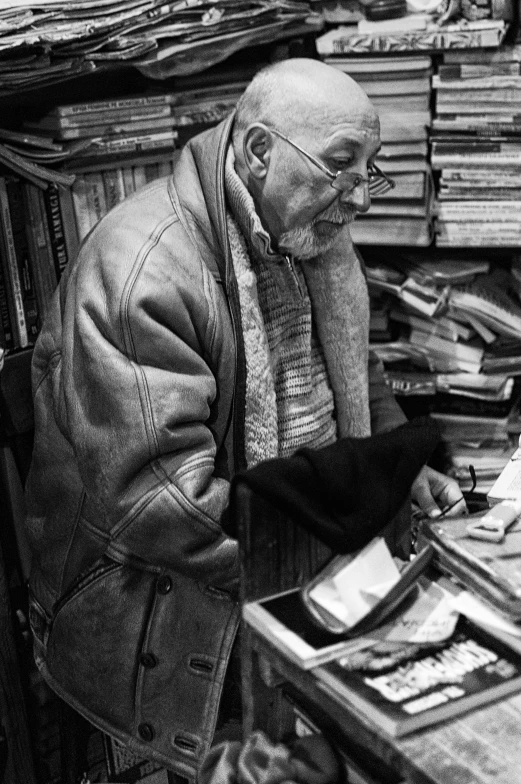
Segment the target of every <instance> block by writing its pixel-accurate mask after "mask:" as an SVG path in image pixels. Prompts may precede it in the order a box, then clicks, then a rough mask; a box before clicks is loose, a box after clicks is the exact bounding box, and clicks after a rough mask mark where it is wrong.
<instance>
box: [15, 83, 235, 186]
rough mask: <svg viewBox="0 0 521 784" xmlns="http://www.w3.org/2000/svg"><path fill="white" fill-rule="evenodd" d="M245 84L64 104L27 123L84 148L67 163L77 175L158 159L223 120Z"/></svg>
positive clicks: (61, 141)
mask: <svg viewBox="0 0 521 784" xmlns="http://www.w3.org/2000/svg"><path fill="white" fill-rule="evenodd" d="M246 85H247V82H246V81H237V82H229V81H227V82H224V83H222V84H216V85H208V86H203V87H197V88H194V89H189V90H171V91H162V92H161V91H159V90H153V91H149V92H148V93H145V94H142V95H121V96H116V97H114V98H109V99H107V100H103V101H93V102H87V103H73V104H67V105H59V106H56V107H54V108H53V109H52V110H51V111H50V112H48V113H46V114H44V115H43V116H40V117H38V118H36V119H33V120H32V121H26V123H25V130H26V131H28V132H29V133H32V134H39V135H40V136H43V137H45V136H47V137H51V138H52V139H53V140H54V142H55V143H57V144H62V145H71V144H73V143H75V144H77V145H78V146H79V147H80V149H79V150H78V151H77V152H76V154H75V155H74V157H72V158H69V159H68V160H67V167H68V168H70V169H72V170H74V171H89V170H98V169H102V168H107V167H111V166H113V165H114V163H121V162H123V163H125V162H126V161H127V159H129V158H136V157H138V156H141V157H143V156H144V155H146V157H147V159H150V158H153V157H154V156H155V157H156V160H157V159H158V158H160V157H161V156H164V155H165V153H167V154H170V153H171V152H172V150H174V149H175V148H176V146H179V145H182V144H184V143H185V142H186V141H187V140H188V139H189V138H190V137H191V136H194V135H195V134H196V133H198V132H199V131H201V130H204V129H206V128H208V127H210V126H211V125H215V124H216V123H218V122H220V121H221V120H222V119H224V118H225V117H226V116H227V115H228V114H229V113H230V112H231V111H233V109H234V107H235V105H236V103H237V101H238V99H239V96H240V95H241V93H242V92H243V91H244V89H245V87H246ZM140 162H143V161H140ZM147 162H149V161H147Z"/></svg>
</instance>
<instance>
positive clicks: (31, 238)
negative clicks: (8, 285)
mask: <svg viewBox="0 0 521 784" xmlns="http://www.w3.org/2000/svg"><path fill="white" fill-rule="evenodd" d="M23 199H24V211H25V215H26V226H27V239H28V242H29V253H30V256H31V260H32V268H33V273H34V286H35V291H36V298H37V301H38V309H39V311H40V315H41V318H42V320H43V319H44V318H45V316H46V314H47V311H48V309H49V303H50V301H51V298H52V295H53V293H54V290H55V289H56V286H57V278H56V273H55V269H54V259H53V257H52V252H51V238H50V235H49V232H48V227H47V216H46V214H45V208H44V205H43V194H42V192H41V189H40V188H38V187H37V186H36V185H33V184H32V183H24V185H23Z"/></svg>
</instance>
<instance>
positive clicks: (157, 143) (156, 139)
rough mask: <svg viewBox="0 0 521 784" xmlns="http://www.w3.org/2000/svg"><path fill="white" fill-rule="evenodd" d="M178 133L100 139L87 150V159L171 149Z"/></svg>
mask: <svg viewBox="0 0 521 784" xmlns="http://www.w3.org/2000/svg"><path fill="white" fill-rule="evenodd" d="M177 137H178V132H177V131H174V130H169V131H163V132H160V133H150V134H141V135H140V136H123V137H121V138H120V139H100V140H99V141H98V142H96V144H95V145H93V146H92V148H89V157H91V156H93V155H102V154H103V153H109V154H110V153H114V152H125V153H136V152H142V151H147V150H157V149H162V148H165V149H166V148H172V147H174V146H175V141H176V139H177Z"/></svg>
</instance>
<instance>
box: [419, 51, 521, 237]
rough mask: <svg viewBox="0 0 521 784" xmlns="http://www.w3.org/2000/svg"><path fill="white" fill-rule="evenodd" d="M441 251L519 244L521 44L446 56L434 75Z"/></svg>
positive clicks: (434, 145) (434, 155)
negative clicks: (455, 248) (444, 249)
mask: <svg viewBox="0 0 521 784" xmlns="http://www.w3.org/2000/svg"><path fill="white" fill-rule="evenodd" d="M432 85H433V89H434V91H435V95H436V113H435V116H434V118H433V123H432V149H431V163H432V167H433V169H434V170H435V171H439V172H440V182H439V191H438V194H437V210H436V212H437V229H436V244H437V245H439V246H445V247H446V246H461V247H465V246H467V247H472V246H482V245H487V246H507V247H509V246H517V245H519V243H520V241H521V121H520V119H519V117H520V114H521V45H519V44H517V45H514V46H505V47H504V48H502V49H501V50H499V51H490V52H487V51H484V52H479V54H478V53H474V52H446V53H445V54H444V55H443V62H442V63H441V64H440V65H439V67H438V72H437V73H436V74H435V75H434V76H433V81H432Z"/></svg>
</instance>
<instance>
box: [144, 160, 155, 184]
mask: <svg viewBox="0 0 521 784" xmlns="http://www.w3.org/2000/svg"><path fill="white" fill-rule="evenodd" d="M157 177H158V168H157V163H145V179H146V181H147V182H153V181H154V180H157Z"/></svg>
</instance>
